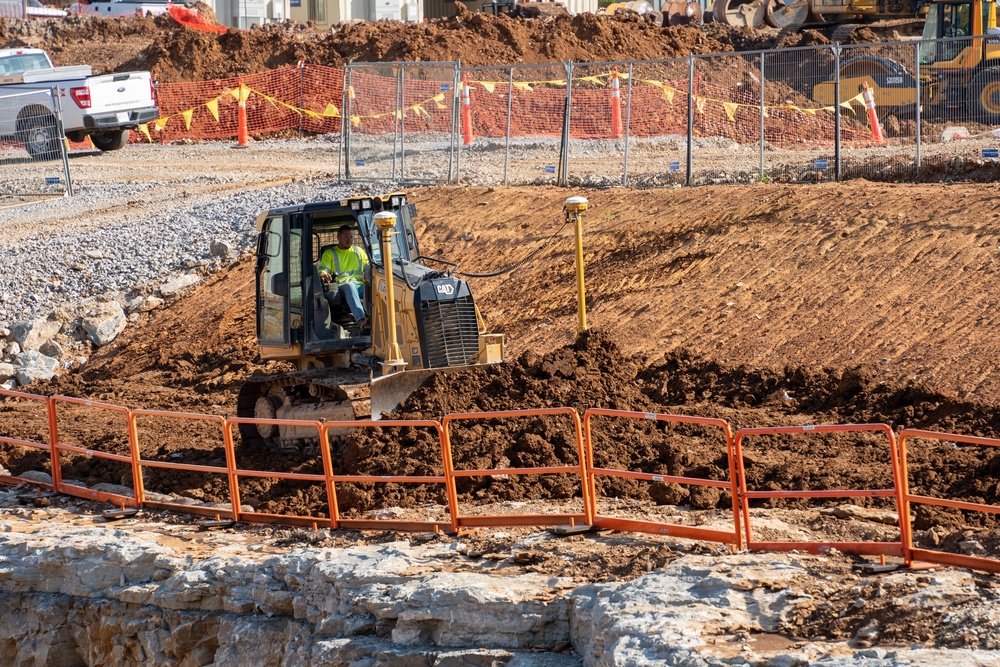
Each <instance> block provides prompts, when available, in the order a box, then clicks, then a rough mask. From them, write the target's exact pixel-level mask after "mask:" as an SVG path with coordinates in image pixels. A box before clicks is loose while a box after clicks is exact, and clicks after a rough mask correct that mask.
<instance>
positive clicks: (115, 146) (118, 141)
mask: <svg viewBox="0 0 1000 667" xmlns="http://www.w3.org/2000/svg"><path fill="white" fill-rule="evenodd" d="M90 140H91V141H92V142H93V143H94V148H96V149H97V150H99V151H117V150H119V149H122V148H125V145H126V144H127V143H128V130H109V131H107V132H99V133H97V134H92V135H90Z"/></svg>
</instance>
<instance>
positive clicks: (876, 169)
mask: <svg viewBox="0 0 1000 667" xmlns="http://www.w3.org/2000/svg"><path fill="white" fill-rule="evenodd" d="M916 52H917V48H916V44H915V43H908V44H900V43H894V44H852V45H850V46H841V47H840V60H839V70H838V72H839V75H840V77H839V85H840V100H839V103H840V105H843V106H841V107H840V108H841V109H842V110H841V128H840V144H841V149H840V154H841V165H840V171H841V176H842V178H866V179H869V180H898V179H905V178H911V177H913V176H914V175H915V173H916V167H917V125H916V120H915V119H916V114H917V86H916V79H915V77H914V65H915V63H916ZM831 87H832V86H830V85H826V86H825V88H824V90H826V91H829V90H830V88H831ZM817 93H818V94H820V91H817ZM822 96H823V97H824V99H826V95H825V94H822ZM848 107H849V108H848Z"/></svg>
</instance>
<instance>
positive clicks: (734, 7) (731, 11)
mask: <svg viewBox="0 0 1000 667" xmlns="http://www.w3.org/2000/svg"><path fill="white" fill-rule="evenodd" d="M767 3H768V0H750V1H749V2H747V0H718V1H717V2H716V3H715V4H714V5H713V9H712V13H713V14H715V20H716V21H718V22H719V23H725V24H726V25H731V26H733V27H734V28H754V29H756V28H759V27H760V26H761V25H762V24H763V23H764V12H765V9H766V8H767Z"/></svg>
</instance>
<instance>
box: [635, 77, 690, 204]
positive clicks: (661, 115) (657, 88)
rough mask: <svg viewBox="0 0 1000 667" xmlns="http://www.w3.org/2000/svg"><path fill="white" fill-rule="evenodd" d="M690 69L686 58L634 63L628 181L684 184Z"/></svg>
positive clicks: (653, 185) (648, 185)
mask: <svg viewBox="0 0 1000 667" xmlns="http://www.w3.org/2000/svg"><path fill="white" fill-rule="evenodd" d="M688 70H689V60H688V59H687V58H680V59H672V60H657V61H646V62H634V63H630V64H629V71H630V73H631V76H629V79H628V84H629V85H628V87H627V89H626V91H625V96H626V114H625V115H626V121H625V129H626V135H627V136H626V139H627V141H626V153H625V162H626V164H625V173H624V180H623V182H624V183H625V184H626V185H631V186H638V187H655V186H664V185H682V184H684V182H685V178H686V174H687V133H688V106H689V105H688ZM692 108H693V106H692Z"/></svg>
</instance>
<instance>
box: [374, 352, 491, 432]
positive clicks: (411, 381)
mask: <svg viewBox="0 0 1000 667" xmlns="http://www.w3.org/2000/svg"><path fill="white" fill-rule="evenodd" d="M499 365H500V364H471V365H469V366H451V367H449V368H427V369H418V370H414V371H399V372H398V373H393V374H391V375H383V376H382V377H380V378H375V379H373V380H372V384H371V401H372V419H382V415H383V414H392V413H393V412H395V410H396V408H398V407H399V406H400V405H402V404H403V403H405V402H406V399H408V398H409V397H410V394H412V393H413V392H415V391H416V390H417V389H420V387H422V386H423V384H424V383H425V382H427V380H429V379H430V378H432V377H434V376H435V375H439V374H441V373H457V372H459V371H467V370H470V369H473V368H495V367H497V366H499Z"/></svg>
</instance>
